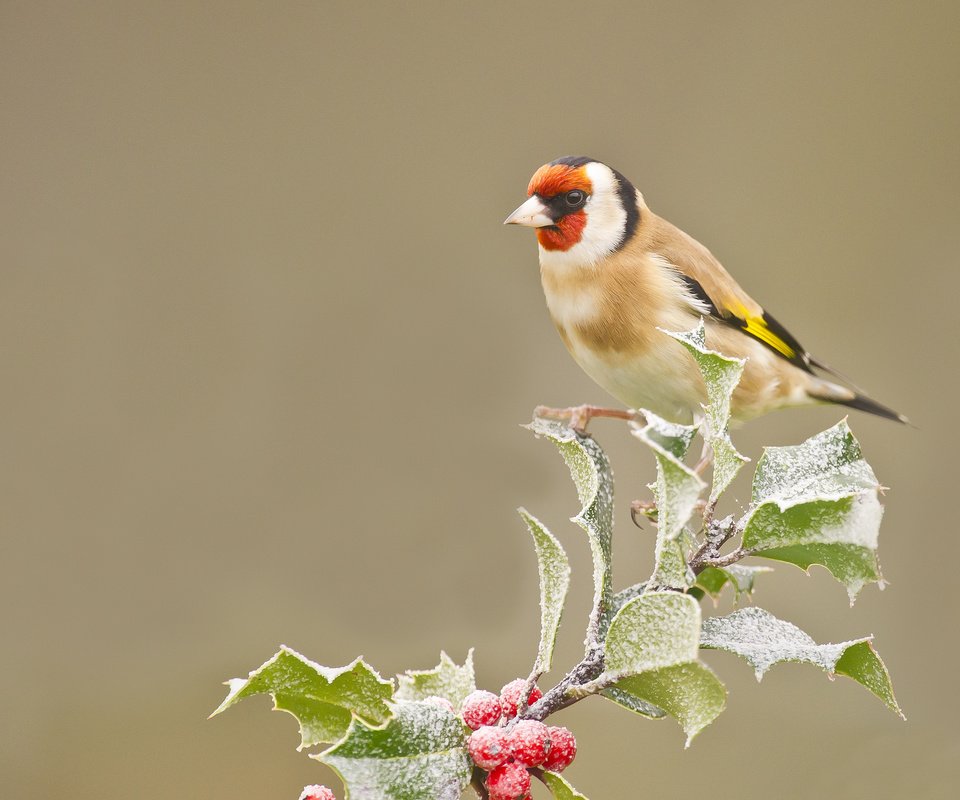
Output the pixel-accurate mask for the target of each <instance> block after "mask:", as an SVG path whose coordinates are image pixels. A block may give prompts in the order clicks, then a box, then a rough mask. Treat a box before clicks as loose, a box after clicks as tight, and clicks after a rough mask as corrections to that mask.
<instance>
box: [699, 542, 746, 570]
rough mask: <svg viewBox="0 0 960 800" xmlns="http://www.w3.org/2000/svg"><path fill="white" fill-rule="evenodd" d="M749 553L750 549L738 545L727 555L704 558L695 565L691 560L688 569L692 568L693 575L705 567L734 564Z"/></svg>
mask: <svg viewBox="0 0 960 800" xmlns="http://www.w3.org/2000/svg"><path fill="white" fill-rule="evenodd" d="M750 553H751V551H750V550H747V549H746V548H743V547H738V548H737V549H736V550H734V551H733V552H732V553H727V555H725V556H720V557H719V558H704V559H702V560H701V561H700V563H699V564H697V565H694V564H693V563H692V562H691V564H690V569H692V570H693V574H694V575H699V574H700V573H701V572H703V571H704V570H705V569H706V568H707V567H729V566H730V565H731V564H736V563H737V562H738V561H740V560H741V559H743V558H746V557H747V556H748V555H750Z"/></svg>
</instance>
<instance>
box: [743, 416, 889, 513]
mask: <svg viewBox="0 0 960 800" xmlns="http://www.w3.org/2000/svg"><path fill="white" fill-rule="evenodd" d="M878 486H879V484H878V482H877V476H876V475H874V473H873V469H872V468H871V467H870V465H869V464H868V463H867V462H866V461H865V460H864V458H863V454H862V452H861V450H860V443H859V442H858V441H857V439H856V437H855V436H854V435H853V432H852V431H851V430H850V426H849V425H847V421H846V420H845V419H844V420H840V422H838V423H837V424H836V425H834V426H833V427H832V428H828V429H827V430H825V431H823V432H821V433H818V434H817V435H816V436H811V437H810V438H809V439H807V440H806V441H805V442H803V443H802V444H798V445H792V446H789V447H767V448H765V449H764V451H763V455H762V456H761V457H760V460H759V461H758V462H757V473H756V475H754V478H753V504H754V505H759V504H761V503H765V502H770V501H776V502H777V503H778V504H780V506H781V507H783V508H788V507H789V506H791V505H795V504H796V503H799V502H806V501H807V500H815V499H816V500H819V499H823V500H829V499H835V500H839V499H841V498H843V497H849V496H850V495H852V494H858V493H860V492H871V491H873V490H875V489H876V488H877V487H878Z"/></svg>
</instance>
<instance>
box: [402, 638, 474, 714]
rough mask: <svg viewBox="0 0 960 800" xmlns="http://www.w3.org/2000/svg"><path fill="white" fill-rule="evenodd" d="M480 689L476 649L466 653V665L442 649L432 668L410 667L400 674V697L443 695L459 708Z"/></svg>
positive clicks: (419, 697) (412, 698)
mask: <svg viewBox="0 0 960 800" xmlns="http://www.w3.org/2000/svg"><path fill="white" fill-rule="evenodd" d="M476 688H477V684H476V677H475V675H474V671H473V648H472V647H471V648H470V650H469V651H468V652H467V658H466V660H465V661H464V663H463V666H462V667H461V666H458V665H457V664H456V662H454V660H453V659H452V658H450V656H448V655H447V654H446V653H445V652H443V650H441V651H440V663H439V664H437V666H435V667H434V668H433V669H408V670H406V672H404V673H403V674H401V675H397V691H396V693H395V694H394V697H395V698H396V699H397V700H426V699H427V698H428V697H443V698H445V699H446V700H449V701H450V702H451V703H452V704H453V707H454V708H456V709H459V708H460V705H461V704H462V703H463V700H464V698H465V697H466V696H467V695H468V694H470V693H471V692H472V691H474V690H475V689H476Z"/></svg>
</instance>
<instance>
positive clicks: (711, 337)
mask: <svg viewBox="0 0 960 800" xmlns="http://www.w3.org/2000/svg"><path fill="white" fill-rule="evenodd" d="M504 224H506V225H522V226H526V227H530V228H534V229H536V234H537V241H538V245H539V248H538V249H539V254H540V278H541V283H542V285H543V291H544V295H545V297H546V301H547V308H548V310H549V313H550V317H551V319H552V321H553V324H554V326H555V327H556V329H557V331H558V333H559V334H560V338H561V339H562V341H563V343H564V345H566V347H567V350H568V351H569V352H570V354H571V355H572V356H573V358H574V360H575V361H576V362H577V363H578V364H579V365H580V367H581V368H583V370H584V371H585V372H586V373H587V375H589V376H590V377H591V378H592V379H593V380H594V381H595V382H596V383H597V384H599V385H600V386H601V387H602V388H603V389H605V390H606V391H607V392H608V393H609V394H611V395H612V396H613V397H615V398H616V399H617V400H619V401H620V402H621V403H623V404H624V405H626V406H627V407H628V408H630V409H645V410H649V411H651V412H653V413H654V414H656V415H658V416H660V417H661V418H663V419H666V420H669V421H672V422H676V423H680V424H689V423H691V422H693V421H695V420H702V415H703V406H704V403H706V400H707V398H706V388H705V386H704V382H703V379H702V377H701V374H700V372H699V369H698V367H697V365H696V362H695V361H694V360H693V357H692V356H691V355H690V354H689V353H688V352H687V351H686V350H685V348H683V347H681V346H679V345H678V344H677V343H676V342H675V341H673V340H672V339H671V338H669V337H668V336H667V335H665V333H664V331H687V330H690V329H691V328H694V327H695V326H696V325H698V324H699V321H700V320H701V319H702V320H703V324H704V328H705V335H706V344H707V346H708V347H709V348H711V349H713V350H715V351H718V352H720V353H722V354H724V355H727V356H733V357H735V358H739V359H745V366H744V370H743V374H742V377H741V379H740V383H739V384H738V385H737V387H736V389H735V390H734V392H733V396H732V399H731V421H732V422H733V423H734V424H739V423H742V422H744V421H746V420H749V419H752V418H755V417H758V416H760V415H763V414H766V413H768V412H770V411H774V410H777V409H780V408H786V407H791V406H806V405H813V404H822V403H833V404H838V405H841V406H846V407H849V408H853V409H858V410H860V411H865V412H867V413H869V414H875V415H877V416H879V417H883V418H885V419H890V420H894V421H897V422H904V423H905V422H907V419H906V417H904V416H903V415H902V414H899V413H898V412H896V411H894V410H893V409H891V408H888V407H887V406H884V405H881V404H880V403H878V402H876V401H875V400H872V399H871V398H869V397H868V396H867V395H866V394H864V393H863V392H861V391H859V390H858V389H856V388H850V387H848V386H846V385H843V384H841V383H838V382H836V380H832V379H830V378H826V377H824V376H823V373H827V374H829V375H830V376H831V377H832V378H833V379H839V380H841V381H844V383H851V382H850V381H849V380H848V379H846V378H845V377H844V376H843V375H841V374H840V373H839V372H837V371H836V370H834V369H832V368H831V367H829V366H828V365H827V364H825V363H824V362H822V361H819V360H818V359H816V358H815V357H814V356H812V355H811V354H810V353H809V352H808V351H807V350H806V348H804V347H803V346H802V345H801V344H800V342H799V341H798V340H797V338H796V337H795V336H793V334H791V333H790V332H789V331H788V330H787V329H786V328H785V327H784V326H783V325H781V324H780V323H779V322H777V320H776V319H775V318H774V317H773V316H772V315H771V314H770V313H769V312H767V311H766V310H765V309H764V308H763V306H761V305H760V304H759V303H758V302H757V301H756V300H754V299H753V298H752V297H751V296H750V295H749V294H747V292H746V291H744V290H743V289H742V288H741V287H740V285H739V284H738V283H737V282H736V280H734V278H733V277H732V276H731V275H730V273H729V272H727V270H726V269H725V268H724V267H723V265H722V264H721V263H720V262H719V261H718V260H717V259H716V258H715V257H714V256H713V254H712V253H711V252H710V251H709V250H708V249H707V248H706V247H704V246H703V245H702V244H700V242H698V241H697V240H696V239H694V238H693V237H692V236H690V235H688V234H687V233H684V232H683V231H682V230H680V229H679V228H678V227H676V226H675V225H673V224H671V223H670V222H668V221H667V220H665V219H664V218H662V217H660V216H658V215H657V214H655V213H654V212H653V211H651V210H650V208H649V206H647V204H646V201H645V200H644V197H643V195H642V194H641V193H640V192H639V191H638V190H637V189H636V188H634V186H633V184H632V183H631V182H630V181H629V180H627V178H626V177H624V176H623V174H621V173H620V172H618V171H617V170H615V169H613V168H612V167H610V166H607V165H606V164H604V163H603V162H601V161H598V160H596V159H594V158H589V157H586V156H564V157H563V158H558V159H556V160H554V161H551V162H549V163H548V164H544V165H543V166H542V167H540V168H539V169H538V170H537V171H536V172H534V174H533V177H532V178H531V179H530V182H529V184H528V186H527V200H526V201H525V202H524V203H522V204H521V205H520V206H519V207H518V208H517V209H516V210H515V211H514V212H513V213H512V214H510V215H509V216H508V217H507V218H506V220H504ZM851 385H852V383H851ZM545 410H546V411H548V412H549V411H551V410H550V409H545ZM552 411H556V410H555V409H554V410H552ZM604 411H605V409H602V408H596V407H593V406H582V407H578V409H570V412H571V413H573V414H574V416H575V418H576V420H577V424H576V425H572V426H573V427H578V428H579V427H585V425H586V421H588V420H589V418H590V417H591V416H622V417H625V418H630V416H629V414H628V413H627V412H622V411H621V412H618V411H616V410H613V409H607V410H606V411H609V412H610V413H602V412H604Z"/></svg>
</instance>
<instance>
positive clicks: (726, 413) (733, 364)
mask: <svg viewBox="0 0 960 800" xmlns="http://www.w3.org/2000/svg"><path fill="white" fill-rule="evenodd" d="M661 330H663V329H662V328H661ZM663 332H664V333H665V334H667V336H672V337H673V338H674V339H676V340H677V341H678V342H680V344H682V345H683V346H684V347H685V348H686V349H687V350H688V351H689V352H690V354H691V355H692V356H693V358H694V360H695V361H696V362H697V366H698V367H699V368H700V374H701V375H702V376H703V382H704V384H705V385H706V388H707V405H706V409H705V410H706V417H707V430H706V435H705V438H706V440H707V443H708V444H709V445H710V448H711V449H712V450H713V487H712V488H711V489H710V502H711V503H715V502H716V500H717V499H718V498H719V497H720V495H721V494H723V492H724V490H726V488H727V487H728V486H729V485H730V483H731V482H732V481H733V479H734V478H735V477H736V475H737V473H738V472H739V471H740V468H741V467H742V466H743V465H744V464H745V463H746V462H747V461H748V460H749V459H747V458H746V457H745V456H743V455H741V454H740V453H739V452H737V448H736V447H734V446H733V442H732V441H730V434H729V432H728V428H729V425H730V399H731V397H732V396H733V390H734V389H736V388H737V384H738V383H739V382H740V376H741V375H742V374H743V367H744V364H745V363H746V362H745V361H744V360H742V359H739V358H730V357H728V356H725V355H722V354H721V353H718V352H716V351H715V350H710V349H708V348H707V345H706V329H705V328H704V324H703V319H701V320H700V324H699V325H698V326H697V327H696V328H694V329H693V330H692V331H686V332H674V331H663Z"/></svg>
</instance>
